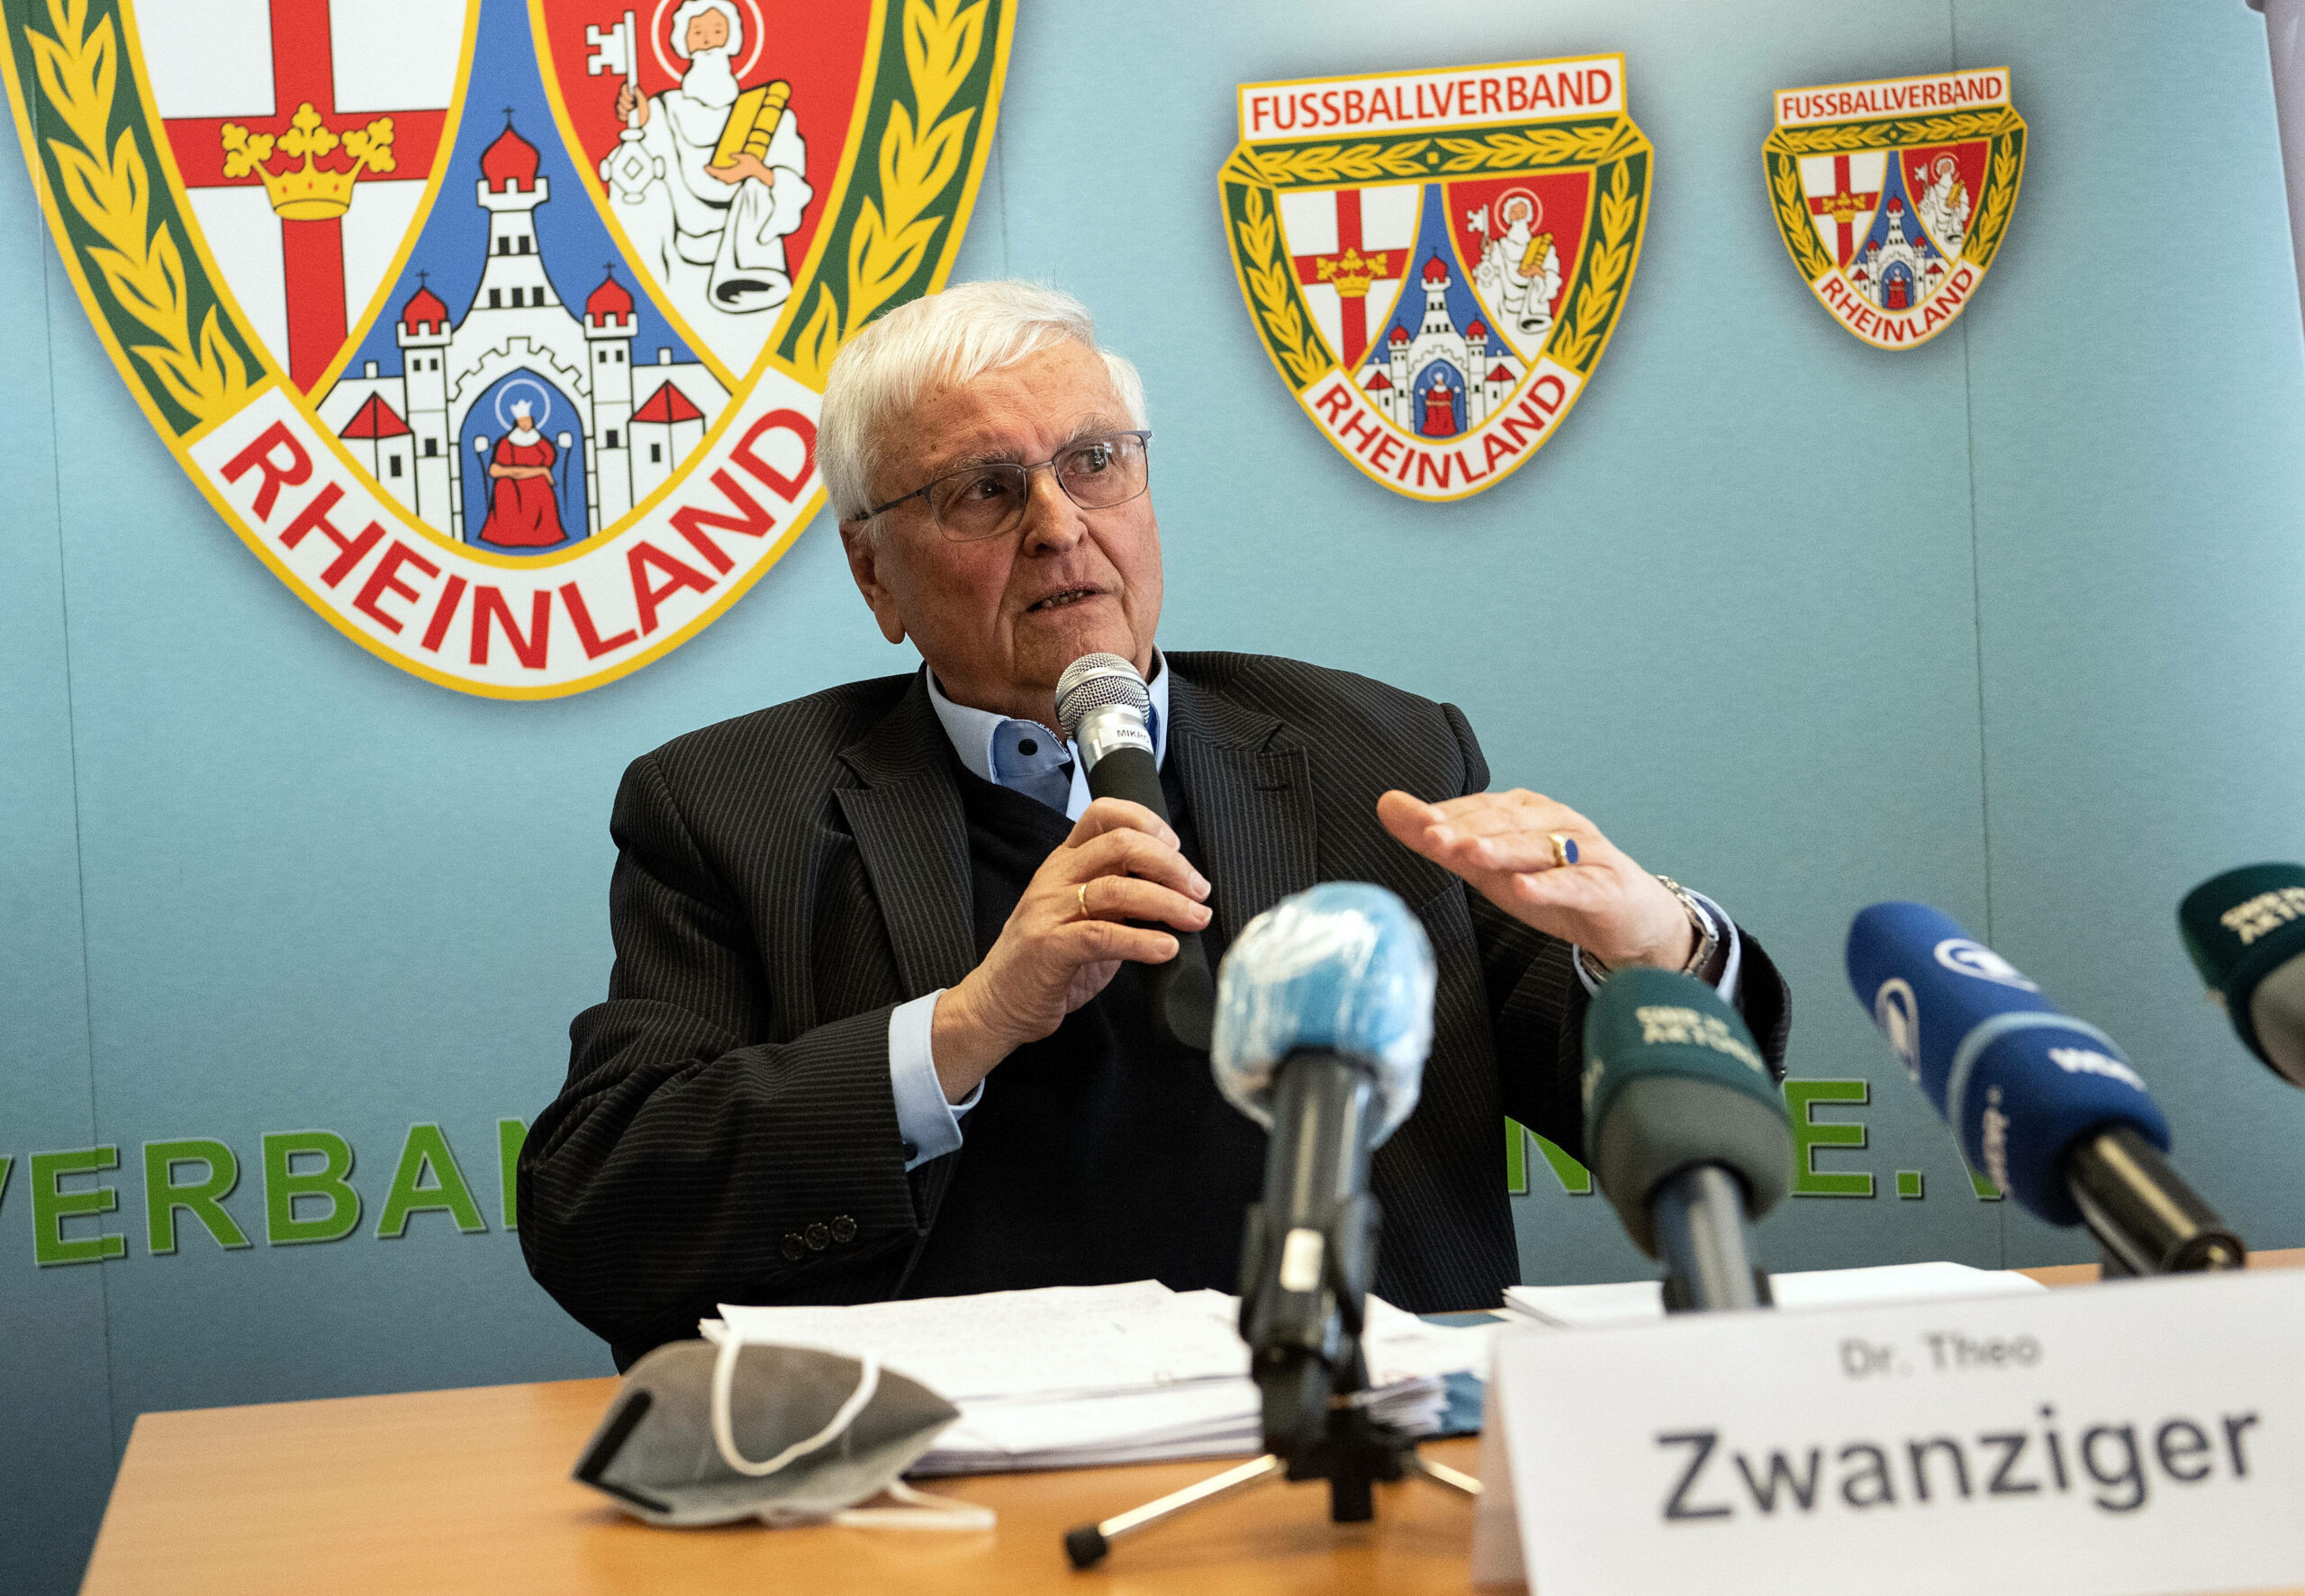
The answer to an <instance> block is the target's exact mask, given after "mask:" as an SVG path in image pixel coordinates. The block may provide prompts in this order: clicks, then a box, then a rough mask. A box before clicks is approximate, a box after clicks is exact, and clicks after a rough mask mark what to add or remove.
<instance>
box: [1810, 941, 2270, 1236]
mask: <svg viewBox="0 0 2305 1596" xmlns="http://www.w3.org/2000/svg"><path fill="white" fill-rule="evenodd" d="M1849 985H1850V986H1851V987H1855V988H1856V991H1857V1000H1858V1002H1859V1003H1860V1004H1862V1005H1865V1007H1866V1008H1867V1009H1868V1010H1869V1011H1870V1012H1871V1013H1872V1015H1873V1018H1874V1022H1875V1023H1876V1024H1878V1025H1879V1026H1880V1027H1881V1030H1882V1032H1883V1034H1885V1036H1886V1037H1887V1038H1888V1040H1889V1045H1890V1047H1892V1048H1893V1049H1894V1050H1896V1053H1897V1056H1898V1057H1899V1058H1901V1059H1903V1060H1904V1066H1905V1070H1906V1072H1907V1073H1908V1074H1910V1075H1911V1076H1912V1078H1913V1080H1914V1082H1915V1083H1916V1084H1917V1085H1919V1086H1920V1087H1921V1090H1922V1091H1923V1092H1924V1093H1926V1094H1927V1095H1928V1097H1929V1100H1930V1103H1931V1104H1933V1105H1935V1106H1936V1109H1937V1112H1938V1113H1939V1114H1942V1115H1944V1116H1945V1120H1946V1122H1947V1123H1948V1124H1950V1125H1951V1126H1952V1127H1953V1132H1954V1135H1955V1137H1956V1138H1957V1140H1958V1141H1959V1142H1960V1144H1961V1150H1962V1152H1963V1153H1965V1154H1966V1155H1967V1158H1968V1160H1969V1163H1970V1165H1971V1167H1972V1168H1979V1169H1982V1170H1984V1173H1985V1175H1986V1177H1988V1178H1989V1179H1991V1180H1992V1182H1993V1185H1995V1186H1999V1187H2000V1188H2001V1189H2002V1191H2004V1192H2006V1193H2008V1194H2009V1195H2011V1196H2012V1197H2015V1198H2016V1199H2017V1201H2018V1202H2020V1203H2021V1204H2024V1206H2025V1207H2026V1208H2027V1209H2028V1210H2029V1211H2030V1212H2031V1213H2035V1214H2037V1215H2038V1216H2039V1217H2040V1218H2042V1219H2045V1220H2047V1222H2049V1223H2051V1224H2053V1225H2074V1224H2084V1223H2085V1224H2086V1225H2087V1226H2088V1227H2089V1230H2090V1232H2091V1233H2092V1234H2093V1235H2094V1236H2095V1237H2096V1239H2097V1241H2098V1244H2099V1245H2100V1247H2102V1249H2103V1250H2104V1254H2105V1258H2106V1262H2107V1272H2108V1273H2115V1272H2121V1273H2128V1274H2135V1275H2166V1274H2175V1273H2181V1272H2185V1271H2190V1270H2196V1269H2237V1268H2239V1267H2242V1266H2243V1265H2244V1264H2245V1263H2246V1260H2247V1256H2248V1255H2247V1250H2246V1249H2245V1248H2244V1247H2243V1246H2242V1244H2241V1240H2240V1238H2239V1237H2237V1236H2236V1235H2235V1234H2234V1233H2233V1231H2231V1230H2230V1229H2228V1227H2227V1226H2226V1224H2225V1222H2224V1221H2222V1220H2220V1219H2219V1218H2218V1217H2217V1214H2216V1213H2215V1211H2214V1210H2212V1209H2211V1208H2210V1206H2209V1204H2207V1203H2205V1202H2203V1201H2202V1200H2201V1197H2200V1196H2199V1195H2197V1194H2196V1193H2195V1192H2194V1191H2193V1189H2192V1187H2191V1186H2187V1185H2186V1184H2185V1183H2184V1181H2183V1180H2182V1179H2181V1178H2179V1177H2178V1175H2177V1172H2176V1171H2175V1170H2174V1169H2172V1168H2170V1167H2169V1164H2168V1161H2167V1160H2166V1159H2164V1158H2163V1157H2162V1156H2161V1155H2162V1154H2163V1153H2165V1152H2166V1151H2167V1150H2168V1149H2169V1122H2168V1121H2167V1120H2166V1119H2165V1118H2164V1117H2163V1115H2162V1113H2161V1109H2160V1107H2159V1105H2156V1103H2155V1102H2154V1101H2153V1098H2152V1096H2150V1095H2149V1094H2148V1093H2147V1091H2146V1089H2145V1082H2144V1081H2143V1080H2141V1079H2139V1078H2138V1074H2137V1071H2136V1070H2135V1069H2132V1068H2131V1067H2130V1065H2129V1060H2128V1059H2127V1058H2125V1057H2124V1056H2123V1055H2122V1053H2121V1050H2120V1048H2119V1047H2118V1046H2117V1045H2115V1043H2114V1041H2113V1040H2112V1038H2111V1037H2109V1036H2107V1035H2106V1034H2105V1033H2104V1032H2102V1031H2100V1030H2098V1029H2097V1028H2096V1027H2095V1026H2094V1025H2090V1024H2085V1023H2083V1022H2081V1021H2079V1020H2076V1019H2074V1018H2073V1017H2072V1016H2071V1015H2069V1014H2063V1013H2060V1012H2059V1011H2058V1009H2057V1008H2056V1005H2054V1004H2052V1003H2050V1002H2049V1000H2048V999H2047V998H2046V997H2044V996H2041V989H2040V987H2038V985H2036V984H2035V983H2034V982H2032V981H2030V980H2029V979H2027V978H2025V976H2024V974H2023V973H2022V972H2021V971H2020V970H2019V969H2017V967H2016V966H2015V965H2013V964H2011V963H2010V962H2009V960H2006V959H2003V958H2002V956H2001V955H2000V954H1998V953H1996V952H1994V951H1993V950H1992V949H1991V948H1988V947H1986V946H1985V945H1984V944H1983V943H1982V942H1977V941H1975V939H1973V938H1972V937H1970V936H1969V934H1968V933H1966V932H1965V931H1963V930H1962V929H1961V927H1960V925H1959V924H1958V923H1957V922H1956V921H1955V920H1954V919H1952V917H1951V916H1949V915H1944V914H1942V913H1939V911H1938V910H1936V909H1932V908H1930V907H1929V906H1927V905H1925V904H1917V903H1876V904H1875V905H1874V906H1872V907H1871V908H1869V909H1867V910H1865V911H1864V912H1863V913H1862V914H1860V915H1858V916H1857V918H1856V920H1855V921H1854V922H1852V923H1851V924H1850V925H1849Z"/></svg>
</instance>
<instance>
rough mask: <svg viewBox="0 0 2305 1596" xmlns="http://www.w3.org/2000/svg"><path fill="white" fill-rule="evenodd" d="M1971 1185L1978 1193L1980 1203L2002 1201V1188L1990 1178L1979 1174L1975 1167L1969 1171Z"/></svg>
mask: <svg viewBox="0 0 2305 1596" xmlns="http://www.w3.org/2000/svg"><path fill="white" fill-rule="evenodd" d="M1969 1186H1970V1187H1971V1188H1972V1189H1973V1190H1975V1193H1976V1195H1977V1201H1978V1202H1980V1203H1998V1202H2000V1201H2001V1188H2000V1187H1999V1186H1995V1185H1993V1182H1991V1181H1990V1180H1987V1179H1986V1178H1985V1177H1984V1176H1982V1175H1979V1174H1978V1173H1977V1172H1976V1171H1975V1170H1974V1169H1972V1170H1970V1171H1969Z"/></svg>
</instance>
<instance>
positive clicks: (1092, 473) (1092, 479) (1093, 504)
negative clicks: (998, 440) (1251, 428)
mask: <svg viewBox="0 0 2305 1596" xmlns="http://www.w3.org/2000/svg"><path fill="white" fill-rule="evenodd" d="M1152 441H1153V435H1152V434H1151V433H1150V432H1104V433H1099V434H1098V435H1097V436H1096V437H1084V438H1082V439H1081V440H1080V442H1079V443H1076V444H1072V445H1071V446H1067V447H1065V448H1063V449H1061V450H1059V451H1058V452H1057V453H1056V454H1054V455H1051V456H1050V457H1049V458H1048V459H1046V460H1044V461H1042V462H1041V463H1040V464H1038V465H1022V464H1017V462H1015V461H1013V460H990V461H986V462H985V463H984V464H979V465H968V466H963V467H962V468H961V469H960V470H958V471H955V472H952V473H949V474H947V475H945V476H940V477H938V478H937V479H936V481H935V482H930V483H929V484H928V485H927V487H924V488H915V489H914V490H913V491H911V492H909V493H907V494H905V495H903V496H902V497H901V498H897V499H891V500H889V501H888V502H887V503H886V504H883V505H881V507H880V508H879V509H868V510H866V511H865V512H864V513H863V514H862V515H857V516H851V517H850V518H849V525H851V526H858V525H861V524H862V523H863V522H865V521H869V520H871V519H872V518H873V517H874V516H877V515H880V514H881V513H883V512H884V511H887V510H891V509H895V508H896V507H897V506H898V505H899V504H904V503H908V502H909V501H910V500H915V499H925V500H927V501H928V513H929V516H930V518H932V519H934V520H935V522H936V529H937V530H938V531H939V532H942V533H943V534H944V535H945V537H947V538H949V539H951V540H952V541H953V542H954V543H973V542H975V541H976V540H977V539H979V538H981V537H999V536H1000V535H1001V534H1002V533H1004V532H1013V531H1015V530H1016V529H1017V525H1018V523H1020V522H1021V521H1023V520H1024V518H1025V507H1026V505H1027V504H1029V503H1031V502H1032V497H1033V473H1035V472H1036V471H1042V470H1053V472H1054V473H1055V474H1056V485H1057V486H1058V487H1060V488H1062V490H1063V491H1064V496H1065V497H1066V498H1067V499H1070V500H1072V502H1073V503H1075V504H1077V505H1079V506H1080V508H1081V509H1112V508H1113V506H1115V505H1116V504H1126V503H1127V502H1128V501H1129V500H1132V499H1134V498H1136V497H1137V496H1138V495H1139V494H1141V493H1143V491H1144V489H1145V485H1146V482H1147V481H1148V480H1149V472H1148V467H1147V465H1146V462H1145V455H1146V450H1147V446H1149V445H1150V444H1151V443H1152Z"/></svg>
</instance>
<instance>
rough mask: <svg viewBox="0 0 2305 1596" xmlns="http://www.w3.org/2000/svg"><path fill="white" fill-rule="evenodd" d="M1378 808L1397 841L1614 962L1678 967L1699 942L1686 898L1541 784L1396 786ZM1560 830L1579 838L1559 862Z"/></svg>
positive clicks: (1512, 910) (1526, 919)
mask: <svg viewBox="0 0 2305 1596" xmlns="http://www.w3.org/2000/svg"><path fill="white" fill-rule="evenodd" d="M1377 817H1378V819H1379V820H1381V821H1383V822H1384V825H1385V829H1386V830H1387V831H1388V832H1390V833H1392V834H1393V837H1394V840H1395V841H1397V842H1398V843H1401V844H1402V845H1403V846H1404V847H1406V848H1409V849H1411V850H1413V851H1414V852H1417V853H1420V854H1422V855H1423V856H1424V857H1425V858H1426V859H1429V860H1431V861H1433V863H1435V864H1437V865H1439V866H1440V867H1441V868H1442V870H1447V871H1449V872H1450V873H1451V875H1456V876H1461V877H1462V878H1463V879H1465V881H1466V882H1467V883H1468V884H1469V885H1470V886H1471V888H1473V890H1474V891H1476V892H1478V893H1479V894H1480V895H1481V896H1482V897H1486V898H1487V899H1488V901H1489V902H1491V903H1493V904H1495V905H1496V906H1497V907H1498V908H1500V909H1503V910H1504V911H1505V913H1506V914H1508V915H1512V916H1513V917H1514V919H1516V920H1519V921H1521V922H1523V924H1528V925H1533V926H1534V927H1536V928H1537V929H1538V930H1539V931H1542V932H1546V933H1550V934H1551V935H1553V936H1557V937H1559V938H1561V939H1562V940H1563V941H1564V942H1575V943H1576V944H1577V946H1578V947H1580V948H1583V949H1585V950H1586V951H1588V952H1590V953H1592V954H1593V955H1594V956H1595V958H1597V959H1599V960H1601V961H1602V962H1603V963H1604V964H1606V965H1607V966H1608V967H1609V968H1610V969H1623V968H1624V967H1625V966H1627V965H1630V964H1650V965H1656V966H1658V967H1659V968H1661V969H1680V968H1681V967H1682V966H1683V965H1685V964H1686V963H1687V962H1688V960H1689V957H1690V955H1691V954H1693V953H1694V952H1695V951H1696V931H1695V927H1693V926H1692V925H1690V924H1689V917H1688V915H1687V913H1686V911H1685V910H1684V909H1683V908H1682V907H1681V904H1680V900H1679V899H1678V898H1677V897H1674V896H1673V895H1672V894H1671V893H1670V892H1668V891H1667V890H1666V889H1665V887H1664V884H1663V883H1662V882H1660V881H1659V880H1658V879H1657V878H1656V877H1654V876H1652V875H1650V873H1649V872H1648V871H1647V870H1642V869H1641V867H1640V866H1639V865H1637V864H1635V863H1634V862H1633V861H1632V860H1630V859H1628V858H1626V857H1625V855H1624V854H1623V853H1622V852H1618V851H1617V849H1616V847H1615V846H1614V844H1613V843H1610V841H1609V840H1608V838H1606V837H1604V836H1603V835H1602V834H1601V832H1600V828H1599V827H1598V826H1595V825H1594V824H1593V823H1592V822H1591V821H1589V820H1587V819H1586V818H1585V816H1582V815H1579V814H1578V813H1577V811H1576V810H1574V809H1572V808H1570V807H1568V805H1566V804H1561V803H1556V802H1554V801H1553V800H1552V799H1551V798H1547V797H1545V796H1544V795H1543V794H1542V793H1537V792H1528V791H1524V790H1523V789H1518V788H1516V789H1514V790H1513V791H1511V792H1477V793H1474V794H1472V795H1471V796H1469V797H1468V798H1451V799H1449V800H1448V801H1447V802H1445V803H1439V804H1428V803H1424V802H1423V801H1421V800H1419V799H1417V798H1411V797H1410V796H1409V795H1408V794H1407V793H1405V792H1388V793H1387V794H1385V796H1384V797H1382V798H1378V800H1377ZM1556 832H1558V833H1561V834H1565V835H1567V836H1568V837H1570V838H1572V839H1574V840H1575V842H1576V844H1577V862H1576V863H1575V864H1573V865H1568V866H1565V867H1564V866H1562V865H1561V864H1559V862H1558V861H1557V859H1556V857H1555V854H1554V852H1553V842H1552V838H1553V834H1554V833H1556Z"/></svg>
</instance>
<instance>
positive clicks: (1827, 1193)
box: [1785, 1080, 1873, 1197]
mask: <svg viewBox="0 0 2305 1596" xmlns="http://www.w3.org/2000/svg"><path fill="white" fill-rule="evenodd" d="M1872 1100H1873V1087H1872V1085H1871V1084H1870V1083H1869V1082H1867V1081H1861V1080H1788V1081H1786V1082H1785V1107H1786V1108H1787V1109H1789V1110H1791V1111H1792V1114H1793V1195H1794V1196H1796V1197H1869V1196H1871V1195H1873V1177H1871V1176H1870V1175H1865V1174H1858V1173H1856V1172H1854V1171H1848V1170H1825V1169H1820V1168H1817V1154H1818V1153H1819V1151H1821V1150H1823V1149H1825V1148H1831V1147H1845V1148H1858V1147H1863V1146H1864V1145H1865V1144H1866V1132H1865V1125H1864V1123H1863V1122H1861V1121H1859V1122H1858V1123H1854V1124H1844V1123H1837V1122H1835V1121H1831V1120H1824V1121H1820V1120H1819V1119H1818V1118H1817V1117H1816V1116H1817V1109H1818V1107H1819V1106H1820V1105H1825V1104H1835V1103H1849V1104H1865V1103H1870V1102H1871V1101H1872Z"/></svg>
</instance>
